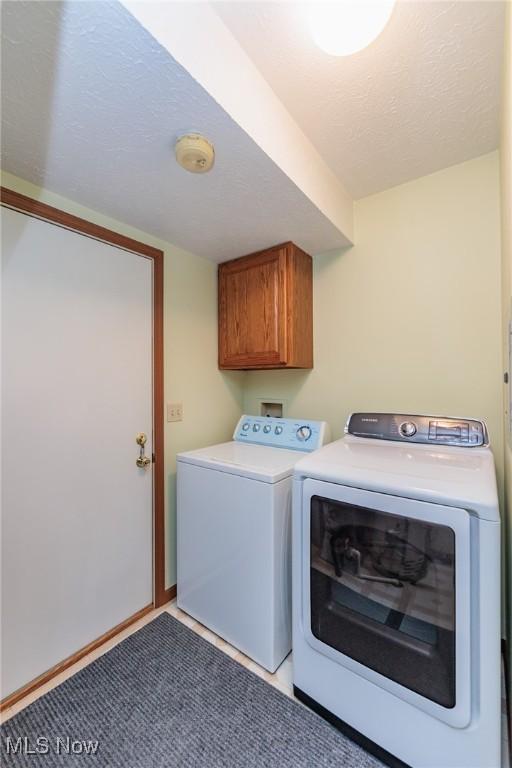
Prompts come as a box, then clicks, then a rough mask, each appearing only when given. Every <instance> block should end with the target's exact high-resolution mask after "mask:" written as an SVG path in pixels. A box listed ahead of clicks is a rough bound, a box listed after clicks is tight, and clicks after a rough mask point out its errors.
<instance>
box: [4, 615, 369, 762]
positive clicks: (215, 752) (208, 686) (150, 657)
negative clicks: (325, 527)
mask: <svg viewBox="0 0 512 768" xmlns="http://www.w3.org/2000/svg"><path fill="white" fill-rule="evenodd" d="M18 739H21V741H18ZM38 739H39V740H40V741H39V742H38V741H37V740H38ZM84 742H85V744H84ZM88 742H90V743H88ZM95 742H97V744H96V747H95ZM14 750H17V751H16V753H14ZM28 751H33V752H34V754H29V753H28ZM0 763H1V764H2V766H4V767H7V766H9V768H10V766H44V768H53V766H81V767H82V768H84V767H86V766H94V768H97V767H98V768H99V767H100V766H102V767H103V766H105V768H106V767H107V766H108V768H118V767H119V768H121V767H122V768H164V766H165V768H174V767H175V766H180V767H181V766H190V768H203V767H204V768H244V767H245V766H247V768H274V766H275V768H334V766H336V768H342V767H343V768H377V767H378V766H380V765H381V763H379V762H378V761H377V760H375V759H374V758H373V757H371V756H370V755H368V754H367V753H366V752H364V751H363V750H362V749H361V748H360V747H358V746H356V745H355V744H353V743H352V742H351V741H349V740H348V739H347V738H345V737H344V736H342V735H341V734H340V733H339V732H338V731H336V730H335V729H334V728H332V727H331V726H330V725H328V724H327V723H326V722H325V721H324V720H322V719H321V718H320V717H318V716H317V715H316V714H314V713H313V712H311V711H310V710H308V709H306V708H305V707H304V706H302V705H301V704H299V703H298V702H296V701H293V700H292V699H290V698H288V697H287V696H285V695H284V694H282V693H280V691H277V690H276V689H275V688H273V687H272V686H270V685H269V684H268V683H266V682H265V681H264V680H262V679H260V678H259V677H258V676H257V675H254V674H253V673H252V672H249V670H247V669H245V667H242V666H241V665H240V664H238V663H237V662H236V661H234V660H233V659H231V658H229V657H228V656H226V654H225V653H223V652H222V651H220V650H219V649H217V648H215V647H214V646H213V645H211V644H210V643H208V642H207V641H206V640H203V639H202V638H201V637H199V636H198V635H196V634H195V633H194V632H192V631H191V630H190V629H188V628H187V627H185V626H184V625H183V624H181V623H180V622H178V621H177V620H176V619H173V618H172V617H171V616H169V614H167V613H164V614H161V615H160V616H158V618H156V619H155V620H154V621H152V622H151V623H149V624H147V625H146V626H145V627H143V628H142V629H140V630H139V631H138V632H135V633H134V634H133V635H131V636H130V637H128V638H127V639H126V640H124V641H123V642H122V643H120V644H119V645H118V646H116V647H115V648H113V649H112V650H111V651H109V652H108V653H106V654H105V655H104V656H101V657H100V658H99V659H97V660H96V661H94V662H92V663H91V664H90V665H89V666H87V667H85V668H84V669H82V670H81V671H80V672H78V673H77V674H76V675H74V676H73V677H71V678H69V679H68V680H66V681H65V682H64V683H62V684H61V685H60V686H59V687H58V688H55V689H54V690H53V691H50V692H49V693H47V694H46V695H45V696H43V697H41V698H40V699H38V700H37V701H35V702H34V703H33V704H31V705H30V706H29V707H27V708H26V709H24V710H23V711H22V712H20V713H19V714H18V715H16V716H15V717H13V718H11V719H10V720H8V721H7V722H6V723H5V724H4V726H3V727H2V729H1V750H0Z"/></svg>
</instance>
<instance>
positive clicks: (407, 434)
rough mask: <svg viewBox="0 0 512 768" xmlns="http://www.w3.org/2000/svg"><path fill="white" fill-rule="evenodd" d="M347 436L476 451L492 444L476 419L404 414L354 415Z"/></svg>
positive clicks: (484, 428)
mask: <svg viewBox="0 0 512 768" xmlns="http://www.w3.org/2000/svg"><path fill="white" fill-rule="evenodd" d="M345 432H346V433H347V434H349V435H356V436H357V437H370V438H373V439H374V440H375V439H376V440H398V441H400V442H404V443H423V444H427V445H455V446H457V447H460V448H475V447H478V446H481V445H488V444H489V437H488V434H487V427H486V425H485V423H484V422H483V421H478V420H477V419H457V418H452V417H444V416H411V415H410V414H403V413H353V414H351V416H349V419H348V421H347V426H346V427H345Z"/></svg>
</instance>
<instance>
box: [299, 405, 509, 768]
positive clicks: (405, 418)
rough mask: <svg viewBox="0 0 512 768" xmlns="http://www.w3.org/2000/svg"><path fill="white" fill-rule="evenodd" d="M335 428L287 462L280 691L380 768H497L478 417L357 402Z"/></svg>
mask: <svg viewBox="0 0 512 768" xmlns="http://www.w3.org/2000/svg"><path fill="white" fill-rule="evenodd" d="M346 431H347V432H348V434H347V436H346V437H345V438H344V439H343V440H338V441H336V442H334V443H331V444H330V445H328V446H325V447H324V448H322V449H321V450H320V451H318V452H317V453H316V454H314V455H313V456H310V457H307V458H305V459H303V460H301V461H300V462H299V463H298V464H297V465H296V467H295V479H294V501H293V662H294V664H293V666H294V685H295V693H296V695H297V696H298V697H299V698H300V699H302V700H303V701H304V702H305V703H306V704H309V705H310V706H311V707H313V708H314V709H316V710H317V711H318V712H320V714H322V715H324V716H325V717H327V718H328V719H330V720H331V721H332V722H333V723H334V724H335V725H337V726H338V727H339V728H340V729H341V730H343V731H344V732H345V733H347V734H348V735H349V736H350V737H352V738H353V739H354V740H356V741H359V742H360V743H361V744H362V745H363V746H365V747H366V748H367V749H368V750H369V751H372V752H374V753H375V754H376V755H377V756H378V757H380V758H381V759H382V760H384V761H385V762H387V763H388V764H390V765H396V766H403V765H407V766H413V768H499V766H500V764H501V762H500V744H501V740H500V723H501V720H500V521H499V510H498V498H497V492H496V479H495V469H494V462H493V457H492V453H491V451H490V448H489V446H488V438H487V431H486V428H485V425H484V424H483V423H482V422H479V421H474V420H471V419H451V418H439V417H427V416H410V415H397V414H379V413H364V414H353V415H352V416H351V417H350V419H349V421H348V425H347V429H346Z"/></svg>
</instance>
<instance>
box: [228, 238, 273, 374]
mask: <svg viewBox="0 0 512 768" xmlns="http://www.w3.org/2000/svg"><path fill="white" fill-rule="evenodd" d="M286 254H287V252H286V247H279V248H273V249H269V250H268V251H263V252H261V253H258V254H254V255H252V256H247V257H243V258H241V259H235V260H234V261H230V262H226V264H221V266H220V268H219V365H220V367H229V368H246V367H252V366H276V365H277V366H279V365H285V364H286V362H287V356H286V352H287V350H286V338H287V336H286V321H287V318H286V258H287V256H286Z"/></svg>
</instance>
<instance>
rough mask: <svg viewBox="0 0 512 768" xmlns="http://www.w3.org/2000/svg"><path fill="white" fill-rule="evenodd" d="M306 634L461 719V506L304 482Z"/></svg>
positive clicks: (465, 612) (465, 626)
mask: <svg viewBox="0 0 512 768" xmlns="http://www.w3.org/2000/svg"><path fill="white" fill-rule="evenodd" d="M302 512H303V514H302V524H303V531H302V540H303V552H302V557H303V563H304V570H303V595H304V602H303V621H304V631H305V634H306V637H307V640H308V642H309V643H310V645H312V646H313V647H314V648H316V649H317V650H319V651H321V652H322V653H324V654H326V655H328V656H330V657H331V658H332V659H333V660H335V661H337V662H338V663H340V664H343V665H345V666H347V667H349V668H351V669H352V670H353V671H354V672H356V673H357V674H359V675H363V676H364V677H366V678H368V679H370V680H372V681H373V682H375V683H376V684H377V685H379V686H381V687H383V688H386V689H388V690H390V691H391V692H393V693H394V694H396V695H397V696H399V697H401V698H403V699H406V700H408V701H410V702H411V703H414V704H415V705H416V706H418V707H420V708H422V709H424V710H426V711H427V712H429V713H431V714H432V715H434V716H436V717H438V718H439V719H441V720H443V721H445V722H448V723H450V724H452V725H455V726H458V727H464V726H465V725H467V724H468V722H469V720H470V584H471V579H470V515H469V514H468V512H467V511H466V510H464V509H459V508H455V507H447V506H443V505H440V504H430V503H426V502H422V501H417V500H411V499H404V498H400V497H394V496H388V495H385V494H380V493H374V492H372V491H364V490H359V489H356V488H348V487H345V486H340V485H335V484H332V483H326V482H320V481H316V480H306V481H305V482H304V494H303V510H302Z"/></svg>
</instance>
